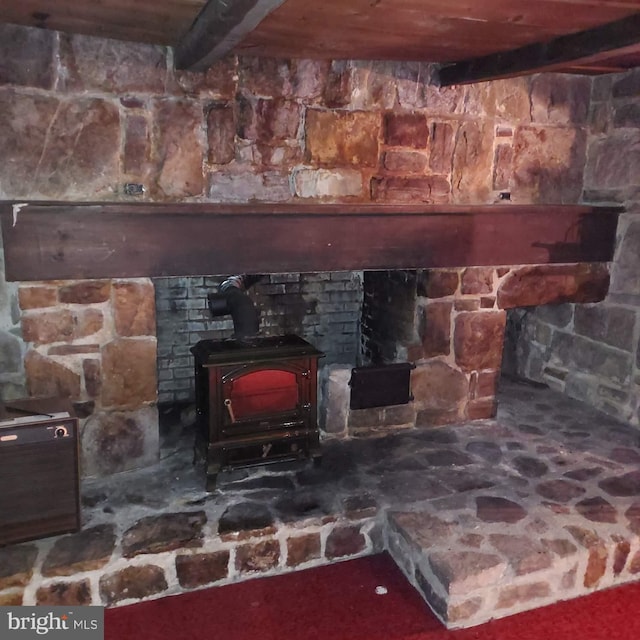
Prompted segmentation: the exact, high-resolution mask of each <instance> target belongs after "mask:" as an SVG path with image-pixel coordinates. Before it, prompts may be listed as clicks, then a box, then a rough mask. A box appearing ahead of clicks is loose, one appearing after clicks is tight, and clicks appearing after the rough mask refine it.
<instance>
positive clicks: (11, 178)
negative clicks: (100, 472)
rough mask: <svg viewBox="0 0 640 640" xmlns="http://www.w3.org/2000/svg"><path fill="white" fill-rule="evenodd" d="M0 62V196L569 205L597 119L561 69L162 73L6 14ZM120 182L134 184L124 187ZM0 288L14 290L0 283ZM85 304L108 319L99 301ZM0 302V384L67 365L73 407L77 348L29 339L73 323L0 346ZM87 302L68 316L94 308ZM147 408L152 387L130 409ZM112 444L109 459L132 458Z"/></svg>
mask: <svg viewBox="0 0 640 640" xmlns="http://www.w3.org/2000/svg"><path fill="white" fill-rule="evenodd" d="M0 60H2V63H1V64H0V139H2V140H3V152H2V154H0V198H2V199H17V200H21V199H55V200H66V201H79V200H100V201H117V200H119V201H132V200H136V199H138V200H146V201H216V202H217V201H224V202H248V201H253V200H257V201H271V202H284V201H288V202H305V201H311V200H314V201H319V200H320V201H348V202H371V201H373V202H412V203H419V202H423V203H473V204H481V203H487V202H493V201H495V200H496V199H498V198H499V194H500V193H501V192H506V191H508V192H509V193H510V197H511V200H513V201H514V202H518V203H531V202H554V203H558V202H576V201H577V200H578V198H579V197H580V194H581V192H582V175H583V169H584V165H585V161H586V148H587V140H588V139H590V135H592V134H591V130H590V127H593V126H596V125H595V124H593V125H590V123H589V121H588V119H587V117H588V114H589V98H590V91H591V85H592V81H591V79H590V78H586V77H577V76H560V75H539V76H533V77H526V78H517V79H510V80H501V81H497V82H492V83H482V84H478V85H471V86H466V87H452V88H445V89H441V88H439V87H437V85H436V84H435V83H434V82H433V79H432V75H433V68H432V66H430V65H427V64H419V63H391V62H389V63H378V62H354V61H341V62H329V61H327V62H323V61H310V60H295V61H287V60H271V59H255V58H240V59H238V58H235V57H229V58H227V59H225V60H222V61H220V62H218V63H216V64H215V65H213V66H212V68H211V69H210V70H209V71H208V72H207V73H201V74H194V73H188V72H178V71H174V70H173V61H172V52H171V51H170V50H167V49H165V48H162V47H157V46H149V45H142V44H132V43H123V42H116V41H110V40H101V39H96V38H92V37H86V36H68V35H64V34H60V33H55V32H52V31H46V30H39V29H29V28H25V27H18V26H11V25H0ZM605 142H606V140H605ZM131 183H134V184H139V185H142V187H143V189H144V192H143V195H141V196H130V195H127V194H128V193H130V190H129V189H128V187H127V185H129V184H131ZM202 275H203V276H211V275H220V274H202ZM125 285H126V283H122V286H121V287H119V288H118V292H119V293H118V295H123V296H126V295H127V293H126V286H125ZM31 286H40V285H37V284H36V283H34V284H32V285H31ZM41 286H43V287H44V288H46V287H47V285H41ZM60 286H61V287H67V286H73V283H64V284H62V285H60ZM134 288H135V287H134ZM54 289H55V291H56V295H59V293H58V289H57V288H55V287H54ZM2 290H3V294H5V295H8V296H9V298H12V299H14V300H15V296H14V293H13V292H14V289H12V285H10V286H8V287H7V286H4V285H3V289H2ZM113 290H115V289H113ZM110 295H111V294H110ZM54 297H55V296H54ZM132 300H133V301H134V302H135V297H134V298H133V299H132ZM53 304H54V307H55V308H56V310H57V311H56V313H57V314H58V315H61V316H66V317H67V320H68V319H69V317H71V322H72V324H73V323H75V322H76V321H78V320H79V316H77V315H75V314H76V310H75V307H74V309H70V308H66V307H64V305H65V304H75V303H63V302H62V300H61V299H59V298H56V300H55V302H54V303H53ZM91 304H93V303H91ZM97 304H100V305H105V307H104V308H101V309H100V311H101V313H102V314H103V318H112V317H114V314H115V313H116V311H114V309H111V308H109V305H112V304H113V300H112V299H111V298H110V300H109V301H105V302H100V303H97ZM60 305H62V306H60ZM0 312H1V313H2V318H1V319H0V331H2V333H1V334H0V337H1V338H2V344H3V348H2V350H0V357H1V358H2V359H3V360H4V361H6V363H8V366H7V367H6V371H9V372H10V373H8V374H4V373H3V374H2V376H3V377H2V379H1V380H0V383H2V384H3V394H17V393H19V391H20V388H21V385H25V380H26V385H25V386H26V387H28V388H29V390H30V391H31V390H33V389H35V388H36V387H35V386H34V385H35V380H36V379H41V378H44V377H46V375H45V373H44V372H48V373H47V375H50V374H51V372H52V371H62V370H60V369H58V368H57V367H51V366H49V365H48V364H46V365H43V366H44V367H48V368H42V369H40V367H39V364H38V363H40V362H43V363H44V362H46V358H49V357H50V356H51V357H55V358H66V359H67V360H69V359H71V360H73V364H70V363H67V362H66V361H65V364H64V366H63V369H64V371H62V373H61V376H62V378H64V379H66V377H68V376H69V375H71V377H73V376H74V375H76V376H80V382H79V389H80V391H79V392H78V393H79V397H78V401H79V402H85V401H90V398H89V397H88V395H89V392H88V391H87V381H88V380H87V373H86V372H85V371H84V368H82V372H81V371H80V369H79V368H78V367H80V364H79V363H80V361H81V360H82V359H83V356H79V355H78V354H73V355H70V354H68V353H67V354H65V355H63V356H59V355H55V354H49V352H48V347H46V348H45V347H44V346H43V345H45V344H47V345H49V344H51V345H55V346H56V348H57V347H58V346H61V345H63V344H64V345H66V346H67V347H69V348H76V347H77V348H80V349H82V348H84V346H83V345H84V344H85V342H86V341H88V340H89V336H86V333H85V332H86V331H89V329H88V328H87V327H84V328H83V329H82V336H83V337H82V338H80V337H77V336H76V334H75V332H76V331H77V327H76V325H75V324H73V327H74V328H73V330H71V333H67V334H64V335H55V336H54V337H55V340H53V342H40V343H36V342H34V341H32V340H31V337H32V336H31V334H29V333H27V334H26V335H24V336H23V338H22V341H20V342H19V343H16V341H15V340H14V339H13V337H14V336H15V337H16V338H17V336H19V334H20V330H19V329H18V326H19V325H18V322H19V319H18V317H17V307H16V305H15V303H14V304H12V303H11V300H9V299H7V300H6V301H3V302H2V304H0ZM90 312H92V310H91V309H87V310H86V313H85V311H82V313H81V315H82V316H83V317H85V318H94V319H95V316H91V315H90ZM35 313H38V314H41V313H42V314H43V313H45V312H44V311H38V312H36V311H35V310H33V309H29V310H26V309H25V312H24V315H23V317H22V330H23V331H24V328H25V326H24V325H25V321H27V322H28V321H29V318H30V316H31V314H35ZM78 313H80V311H78ZM105 331H106V329H105ZM121 338H122V339H127V340H128V339H129V338H124V336H122V335H121V334H118V332H117V330H114V333H113V334H108V335H107V334H106V333H105V334H104V341H103V338H100V340H93V339H91V343H92V344H97V345H98V349H99V350H100V353H101V356H100V357H99V358H96V357H94V355H93V352H92V353H91V354H90V355H89V356H86V358H85V359H86V360H100V361H101V367H104V361H103V358H104V350H105V349H106V346H107V344H108V343H109V342H110V341H111V340H120V339H121ZM48 339H49V340H52V337H51V336H49V338H48ZM136 339H137V338H136ZM150 342H151V339H147V343H148V344H150ZM27 351H28V352H29V353H31V352H33V353H34V354H35V355H33V356H29V355H28V354H27V356H26V357H27V358H29V359H30V361H31V366H30V367H29V369H28V370H27V371H26V377H25V374H23V373H22V371H21V367H20V366H19V365H18V363H16V357H17V354H18V352H19V353H20V355H21V356H22V355H24V354H25V353H27ZM45 351H46V353H44V352H45ZM147 355H148V357H151V355H150V354H147ZM41 358H44V359H45V360H42V359H41ZM83 366H84V365H83ZM87 366H90V365H87ZM91 366H93V365H91ZM4 370H5V367H3V371H4ZM67 370H68V371H69V372H70V374H69V373H67ZM12 371H13V373H11V372H12ZM82 376H84V378H83V377H82ZM74 380H75V378H74ZM58 384H62V381H57V382H56V385H58ZM73 384H74V387H73V388H74V389H78V386H77V384H76V383H75V382H74V383H73ZM103 402H104V398H103V399H102V400H100V401H99V402H97V405H96V406H102V403H103ZM147 402H151V405H152V404H153V402H155V399H153V400H151V399H150V398H148V397H147V396H144V397H143V398H141V399H140V402H139V406H138V409H140V410H146V408H147V404H146V403H147ZM117 405H118V402H104V408H105V409H106V408H109V410H111V408H115V407H116V406H117ZM151 405H149V406H151ZM82 428H83V430H85V429H86V428H87V425H86V424H83V427H82ZM83 453H84V457H85V458H86V456H87V455H88V454H87V452H86V451H84V452H83ZM119 455H121V462H119V463H117V464H115V463H114V466H115V467H120V466H125V467H128V466H129V465H132V464H135V462H136V460H139V459H138V458H136V456H135V455H133V457H132V455H131V451H129V452H127V451H123V452H120V454H119ZM85 462H86V460H85ZM90 466H91V465H86V466H85V468H89V467H90Z"/></svg>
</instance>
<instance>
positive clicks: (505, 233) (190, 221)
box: [0, 203, 622, 281]
mask: <svg viewBox="0 0 640 640" xmlns="http://www.w3.org/2000/svg"><path fill="white" fill-rule="evenodd" d="M620 211H622V209H621V208H611V207H602V208H596V207H586V206H568V205H565V206H553V205H540V206H538V207H533V206H524V207H519V206H517V205H504V206H499V205H497V206H483V207H472V206H467V207H462V206H459V207H454V206H448V207H435V206H433V207H422V208H416V207H405V208H401V207H371V206H366V205H365V206H362V207H353V206H352V207H347V206H343V207H340V206H339V205H333V206H331V207H317V208H300V207H298V208H297V209H296V208H294V207H288V208H287V207H284V206H273V205H271V206H268V205H262V206H257V205H256V206H252V205H246V206H243V207H238V206H235V207H225V206H222V205H218V206H217V207H216V206H212V205H199V204H193V205H172V206H168V205H148V204H147V205H139V206H136V205H116V204H114V205H107V204H104V205H82V204H72V203H68V204H58V205H45V204H30V205H28V206H26V207H24V208H23V209H21V210H20V211H19V212H17V214H14V210H13V207H12V204H11V203H5V204H0V215H1V217H2V234H3V242H4V252H5V261H6V278H7V280H10V281H29V280H62V279H86V278H128V277H141V276H147V277H159V276H190V275H218V274H229V273H265V274H266V273H284V272H318V271H340V270H360V269H362V270H373V269H418V268H434V267H464V266H474V265H510V264H546V263H563V262H565V263H566V262H603V261H609V260H611V259H612V257H613V248H614V243H615V232H616V226H617V213H619V212H620Z"/></svg>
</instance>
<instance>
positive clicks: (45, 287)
mask: <svg viewBox="0 0 640 640" xmlns="http://www.w3.org/2000/svg"><path fill="white" fill-rule="evenodd" d="M18 301H19V305H20V309H21V311H22V316H21V328H22V337H23V339H24V341H25V343H27V344H28V345H29V349H28V351H27V353H26V356H25V358H24V367H25V372H26V380H27V392H28V395H30V396H43V397H50V396H62V397H68V398H70V399H71V400H72V402H73V405H74V408H75V410H76V412H77V414H78V417H79V418H81V419H82V430H81V434H80V444H81V450H82V458H81V465H82V473H83V475H108V474H111V473H114V472H117V471H125V470H128V469H131V468H135V467H138V466H145V465H148V464H150V463H152V462H154V461H155V460H156V459H157V456H158V450H159V449H158V414H157V409H156V406H155V403H156V397H157V389H158V383H157V378H156V337H155V334H156V327H155V305H154V298H153V287H152V285H151V283H150V282H149V281H148V280H146V279H141V280H83V281H70V282H64V281H56V282H51V283H47V282H40V283H21V284H20V286H19V289H18Z"/></svg>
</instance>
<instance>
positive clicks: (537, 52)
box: [440, 13, 640, 87]
mask: <svg viewBox="0 0 640 640" xmlns="http://www.w3.org/2000/svg"><path fill="white" fill-rule="evenodd" d="M637 46H640V13H635V14H633V15H631V16H629V17H627V18H623V19H621V20H617V21H616V22H610V23H608V24H605V25H602V26H600V27H595V28H593V29H588V30H586V31H580V32H579V33H573V34H570V35H566V36H560V37H558V38H556V39H554V40H551V41H549V42H543V43H536V44H531V45H527V46H524V47H520V48H518V49H512V50H510V51H503V52H499V53H495V54H492V55H488V56H483V57H480V58H472V59H470V60H463V61H460V62H456V63H454V64H452V65H450V66H446V67H443V68H442V69H440V84H441V85H442V86H444V87H446V86H450V85H453V84H469V83H472V82H482V81H486V80H496V79H498V78H509V77H512V76H516V75H523V74H527V73H536V72H538V71H554V70H560V69H562V68H563V67H574V68H575V67H577V66H579V65H580V64H581V62H582V63H584V64H587V65H592V64H593V63H596V62H597V61H598V59H604V58H606V57H607V56H611V54H612V52H614V51H615V52H617V51H622V52H624V51H625V50H627V52H628V50H630V49H631V48H634V47H637Z"/></svg>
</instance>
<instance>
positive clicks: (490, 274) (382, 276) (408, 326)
mask: <svg viewBox="0 0 640 640" xmlns="http://www.w3.org/2000/svg"><path fill="white" fill-rule="evenodd" d="M608 287H609V271H608V268H607V265H604V264H573V265H572V264H566V265H529V266H517V267H516V266H505V267H470V268H465V269H431V270H425V271H418V272H411V271H409V272H408V271H394V272H374V273H366V274H365V303H364V307H365V320H364V321H363V330H362V334H363V340H364V346H365V352H366V354H367V355H368V356H369V357H370V358H371V360H372V362H374V363H375V364H383V363H389V362H394V361H399V362H403V361H408V362H412V363H414V364H415V369H414V370H413V371H412V374H411V390H412V393H413V396H414V401H413V402H411V403H409V404H406V405H399V406H394V407H376V408H370V409H357V410H351V409H350V408H349V401H350V395H349V391H348V388H347V384H348V380H349V370H348V369H346V368H344V367H341V366H333V367H328V368H327V371H325V372H323V375H322V376H321V390H322V397H323V407H322V408H321V420H320V424H321V427H322V428H323V430H324V431H325V432H327V433H328V434H331V435H333V436H336V437H347V436H356V437H357V436H363V435H365V436H371V435H385V434H386V433H388V432H389V430H390V429H393V428H395V429H397V428H406V427H413V426H414V425H417V426H439V425H444V424H451V423H455V422H462V421H466V420H476V419H480V418H489V417H493V416H494V415H495V412H496V400H495V395H496V384H497V381H498V378H499V376H500V370H501V364H502V359H503V346H504V336H505V327H506V319H507V312H506V310H507V309H513V308H518V307H523V306H528V305H548V304H556V305H560V306H556V307H548V308H556V309H557V308H563V307H566V306H568V305H566V304H564V305H562V304H560V303H565V302H568V301H571V302H579V303H593V302H598V301H601V300H603V299H604V297H605V296H606V294H607V290H608ZM585 306H586V307H587V308H589V305H585ZM577 308H581V307H577Z"/></svg>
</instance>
